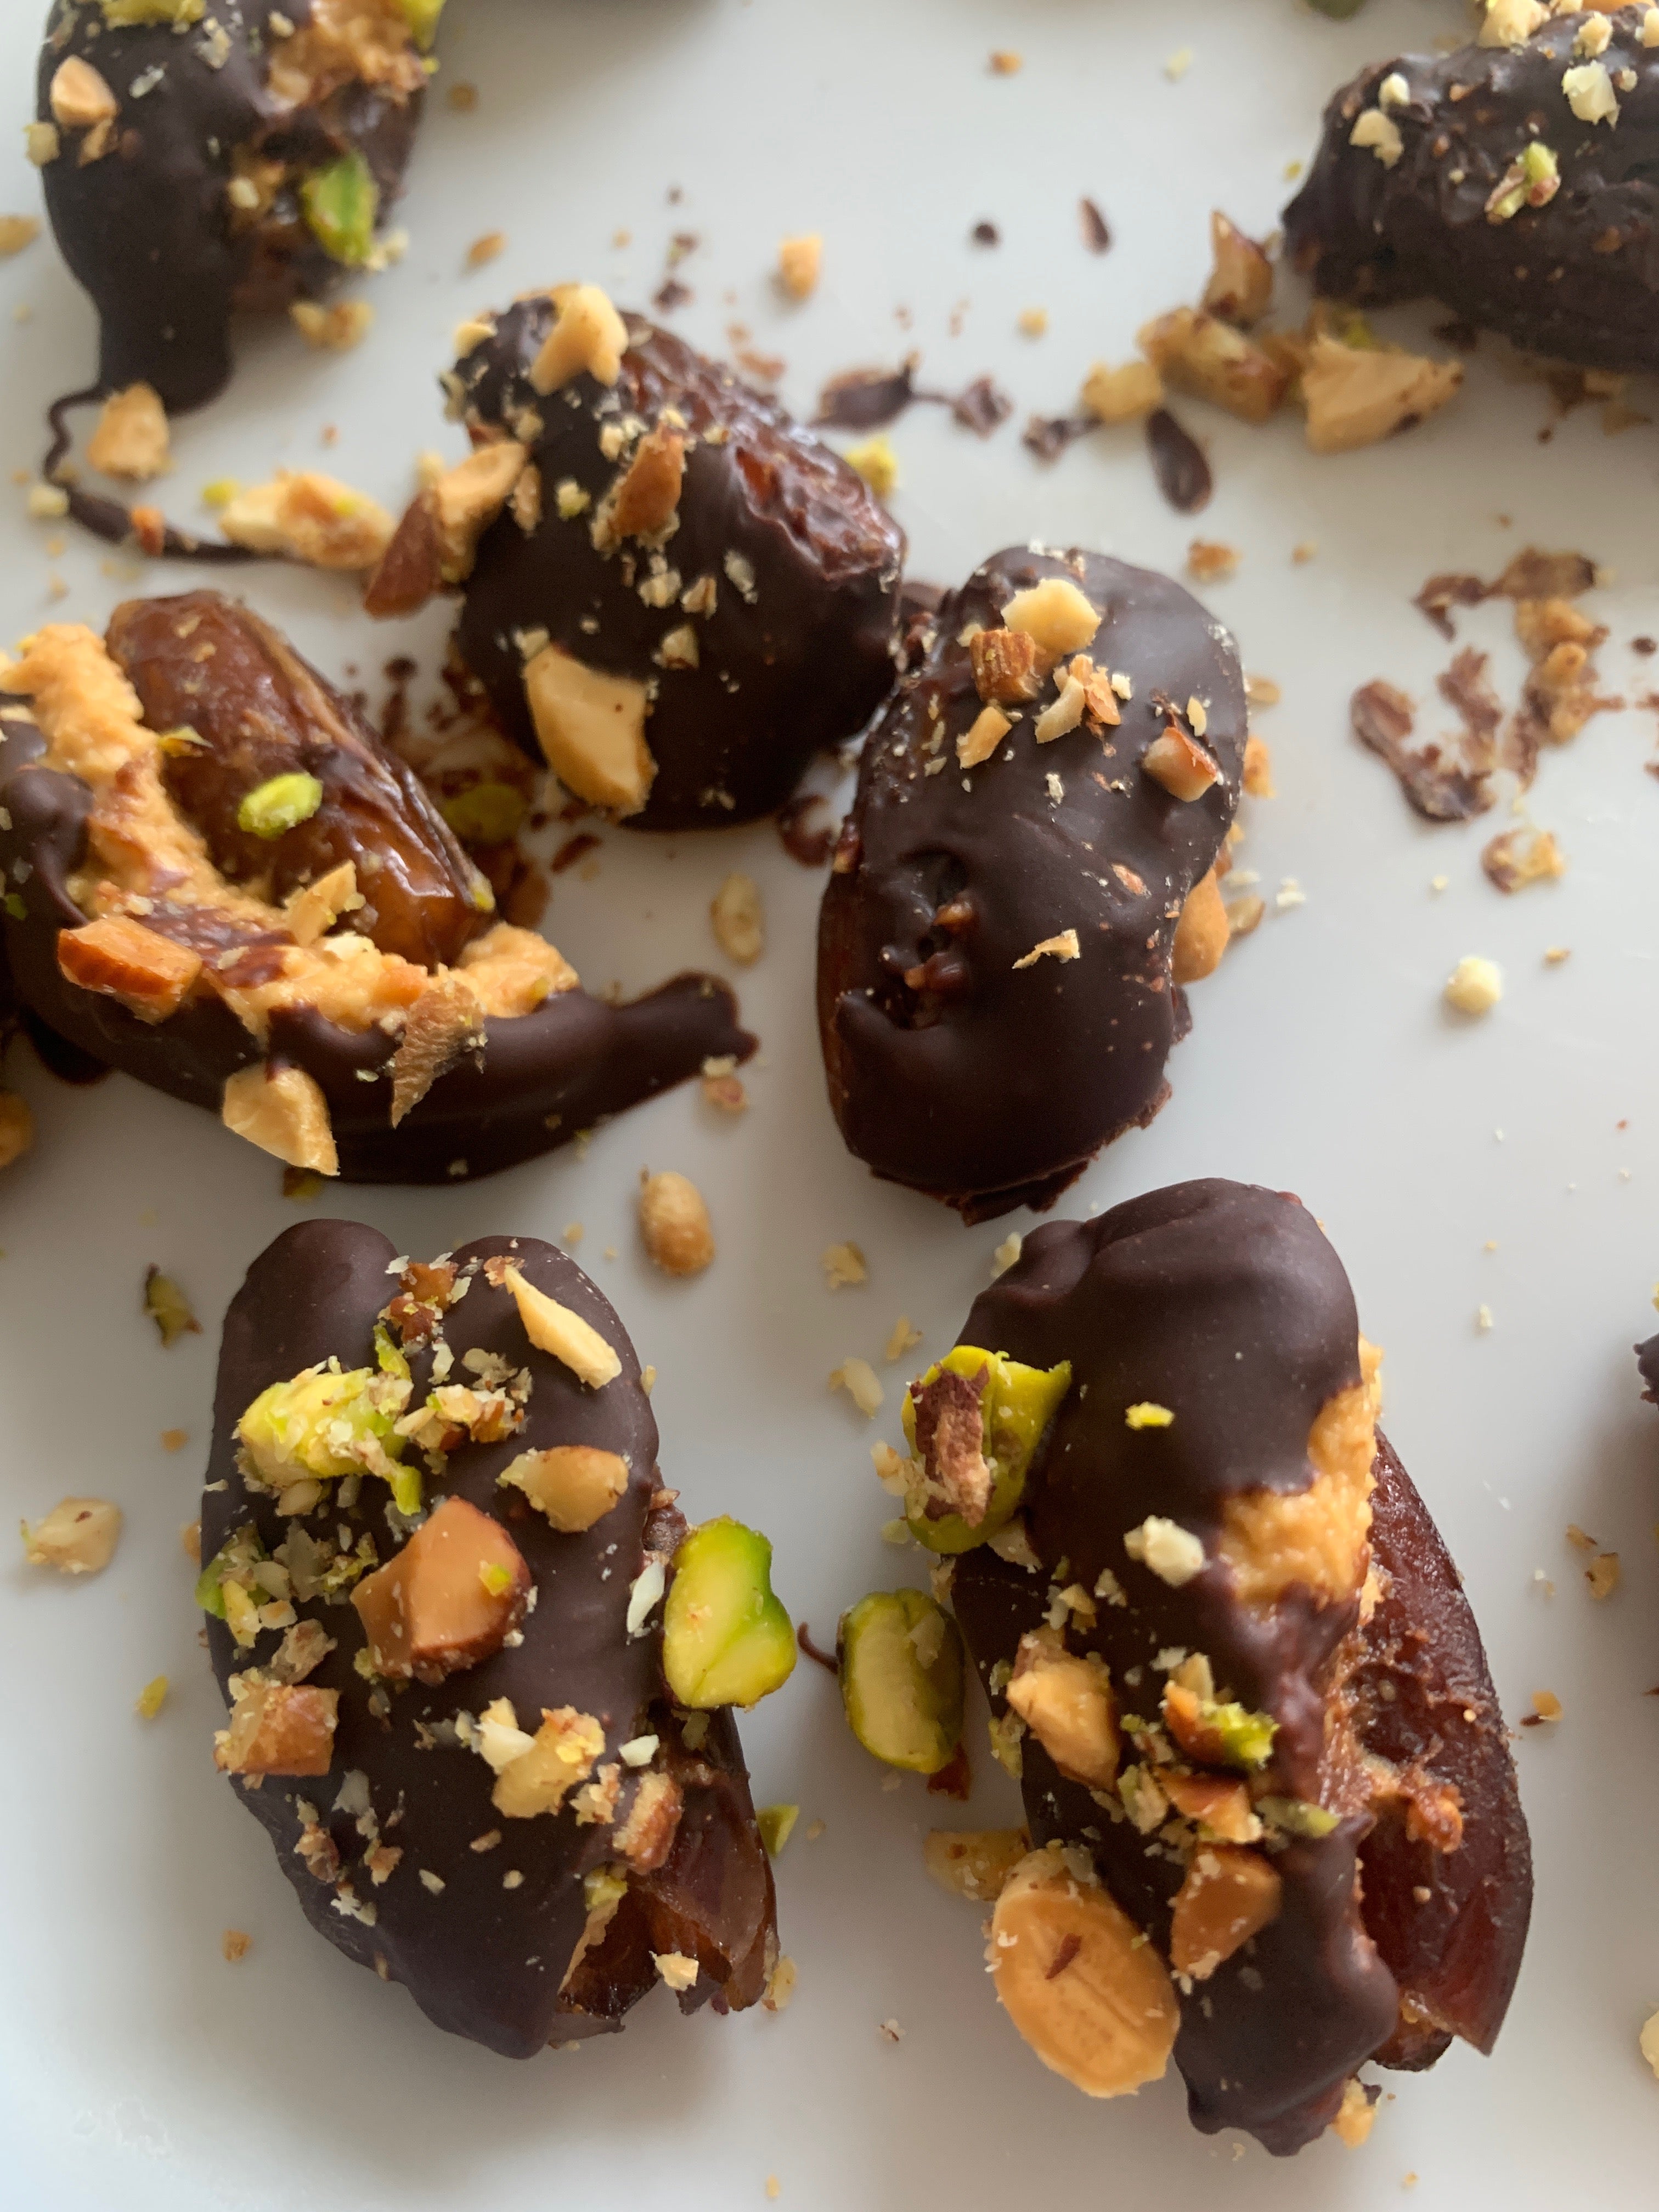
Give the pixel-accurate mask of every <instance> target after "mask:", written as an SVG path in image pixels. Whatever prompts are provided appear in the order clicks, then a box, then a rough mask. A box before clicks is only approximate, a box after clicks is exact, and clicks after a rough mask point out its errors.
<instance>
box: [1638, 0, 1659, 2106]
mask: <svg viewBox="0 0 1659 2212" xmlns="http://www.w3.org/2000/svg"><path fill="white" fill-rule="evenodd" d="M1648 20H1649V21H1650V22H1659V8H1656V9H1654V10H1653V13H1652V15H1650V17H1649V19H1648ZM1645 43H1650V44H1652V45H1654V46H1659V37H1656V38H1655V39H1653V40H1651V41H1646V40H1644V44H1645ZM1638 2049H1639V2050H1640V2051H1641V2053H1642V2056H1643V2057H1644V2058H1645V2059H1646V2060H1647V2062H1648V2064H1649V2065H1650V2067H1651V2068H1652V2069H1653V2070H1654V2073H1655V2074H1656V2075H1659V2012H1656V2013H1650V2015H1648V2018H1647V2020H1646V2021H1645V2022H1644V2025H1643V2028H1642V2033H1641V2035H1640V2037H1639V2038H1638Z"/></svg>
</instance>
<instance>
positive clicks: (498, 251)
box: [466, 230, 507, 269]
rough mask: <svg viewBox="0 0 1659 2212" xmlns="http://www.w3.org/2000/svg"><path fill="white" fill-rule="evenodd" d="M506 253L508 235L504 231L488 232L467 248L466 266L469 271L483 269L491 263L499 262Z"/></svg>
mask: <svg viewBox="0 0 1659 2212" xmlns="http://www.w3.org/2000/svg"><path fill="white" fill-rule="evenodd" d="M506 251H507V233H506V232H505V231H504V230H487V231H485V232H484V233H483V236H482V237H479V238H475V239H474V240H473V241H472V243H471V246H468V247H467V249H466V265H467V267H468V268H469V269H483V268H484V267H485V266H486V265H487V264H489V262H491V261H497V260H499V259H500V258H501V255H502V254H503V253H505V252H506Z"/></svg>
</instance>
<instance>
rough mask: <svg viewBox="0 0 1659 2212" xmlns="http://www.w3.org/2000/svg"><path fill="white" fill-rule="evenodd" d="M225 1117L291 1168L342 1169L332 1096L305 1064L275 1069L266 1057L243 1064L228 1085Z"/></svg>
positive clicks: (321, 1171)
mask: <svg viewBox="0 0 1659 2212" xmlns="http://www.w3.org/2000/svg"><path fill="white" fill-rule="evenodd" d="M220 1119H221V1120H222V1121H223V1123H224V1125H225V1127H226V1128H228V1130H230V1131H231V1132H232V1133H233V1134H234V1135H235V1136H238V1137H246V1139H247V1140H248V1142H249V1144H251V1145H258V1147H259V1149H260V1151H261V1152H270V1153H271V1154H272V1155H273V1156H274V1158H277V1159H279V1160H281V1161H282V1162H283V1164H284V1165H285V1166H287V1167H291V1168H309V1169H310V1170H311V1171H312V1173H313V1175H325V1176H332V1175H338V1173H339V1172H340V1161H339V1155H338V1153H337V1151H336V1150H335V1145H334V1125H333V1123H332V1121H331V1120H330V1118H329V1111H328V1100H327V1099H326V1098H325V1097H324V1095H323V1091H322V1086H321V1085H320V1084H319V1082H318V1081H317V1079H316V1078H315V1077H314V1076H312V1075H307V1073H306V1071H305V1070H304V1068H302V1067H279V1068H272V1067H271V1066H270V1063H269V1062H268V1061H266V1060H259V1061H258V1062H257V1063H256V1064H255V1065H254V1066H252V1067H242V1068H239V1069H238V1070H237V1072H236V1073H235V1074H234V1075H233V1076H231V1077H230V1078H229V1079H228V1080H227V1082H226V1084H225V1092H224V1103H223V1104H222V1107H221V1109H220Z"/></svg>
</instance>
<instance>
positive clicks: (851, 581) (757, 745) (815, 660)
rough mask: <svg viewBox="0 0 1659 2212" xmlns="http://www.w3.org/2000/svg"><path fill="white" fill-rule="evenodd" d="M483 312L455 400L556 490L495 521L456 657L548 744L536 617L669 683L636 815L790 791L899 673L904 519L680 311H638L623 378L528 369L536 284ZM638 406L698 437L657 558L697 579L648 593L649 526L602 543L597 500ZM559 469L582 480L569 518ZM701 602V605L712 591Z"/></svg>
mask: <svg viewBox="0 0 1659 2212" xmlns="http://www.w3.org/2000/svg"><path fill="white" fill-rule="evenodd" d="M554 319H555V317H554V309H553V306H552V303H551V301H550V300H548V299H547V298H545V297H544V296H538V297H534V298H531V299H527V300H521V301H519V302H518V303H517V304H516V305H515V306H513V307H509V308H508V309H507V311H506V313H503V314H501V315H498V316H495V317H493V318H489V319H487V321H488V325H489V335H488V336H487V337H483V339H482V340H481V341H480V343H478V344H477V345H476V346H475V347H474V348H473V349H472V350H471V352H469V353H467V354H466V355H465V356H463V357H462V359H461V360H460V361H459V362H458V363H457V364H456V367H455V369H454V371H453V374H452V376H451V377H450V378H448V379H447V383H448V384H449V386H450V390H451V398H452V404H453V407H454V410H455V411H456V412H457V413H459V416H460V417H461V419H462V420H463V421H464V422H465V423H466V424H467V426H468V428H470V429H471V431H472V432H473V434H474V436H475V439H478V438H480V437H481V436H482V437H500V436H502V435H508V436H513V437H516V438H518V439H520V441H521V442H522V443H524V444H525V445H526V446H527V447H529V449H530V457H531V463H532V466H533V467H534V468H535V469H536V470H537V471H538V475H539V478H540V484H541V512H540V515H539V518H538V520H536V522H535V523H534V526H533V527H532V528H530V529H529V530H528V531H526V529H524V528H522V527H521V526H520V522H519V520H517V518H516V517H515V516H514V515H513V513H510V512H509V513H503V514H502V515H501V516H500V517H499V518H498V519H497V520H495V522H494V523H493V524H491V526H489V529H488V530H486V532H484V534H483V539H482V540H481V542H480V544H479V545H478V549H477V560H476V562H475V565H474V567H473V570H472V574H471V577H470V578H469V580H468V581H467V583H466V585H465V591H464V598H463V601H462V606H461V613H460V620H459V627H458V629H457V633H456V642H457V646H458V648H459V653H460V657H461V659H463V660H464V661H465V664H466V665H467V667H468V668H470V669H471V671H472V672H473V674H474V675H475V676H477V678H478V679H479V681H480V682H481V683H482V684H483V686H484V689H485V690H486V691H487V692H488V693H489V698H490V701H491V703H492V705H493V706H494V708H495V713H496V714H497V715H498V716H499V717H500V719H501V724H502V726H503V727H504V728H505V729H506V730H507V732H508V733H509V734H510V735H511V736H512V737H513V738H515V739H516V740H517V741H518V743H519V744H521V745H522V746H523V747H524V748H525V750H526V752H528V753H530V754H532V756H533V757H540V750H539V747H538V744H537V739H536V732H535V728H534V725H533V723H532V720H531V715H530V711H529V708H528V706H527V705H526V698H525V687H524V678H523V672H522V671H523V667H524V663H525V660H526V651H525V649H524V645H523V641H524V640H525V639H526V638H534V639H535V640H536V642H537V643H538V644H542V643H546V642H549V641H550V642H551V643H552V644H554V645H556V646H557V647H561V648H562V650H563V651H565V652H568V653H570V654H571V655H573V656H574V659H577V660H580V661H581V662H583V663H584V664H585V665H587V666H589V667H592V668H595V669H599V670H602V671H605V673H606V674H608V675H612V676H624V677H629V678H634V679H635V680H636V681H640V682H643V683H647V684H654V685H655V687H656V690H655V696H654V699H653V703H652V707H651V711H650V714H649V716H648V719H647V722H646V726H645V739H646V743H647V745H648V746H649V748H650V750H651V753H652V756H653V759H654V760H655V762H656V765H657V773H656V778H655V781H654V782H653V785H652V787H651V793H650V797H649V799H647V802H646V804H645V805H644V807H643V808H642V809H641V811H639V812H637V813H635V814H630V815H629V816H628V817H626V823H627V826H628V827H629V828H630V829H690V828H696V827H701V828H705V829H708V828H720V827H722V826H725V825H727V824H730V823H735V822H746V821H750V820H752V819H754V818H755V817H757V816H760V815H764V814H769V813H772V812H774V811H775V810H776V809H777V808H778V807H780V806H781V805H782V804H783V802H784V801H785V800H786V799H787V798H788V796H789V794H790V793H791V792H792V791H793V789H794V787H795V786H796V784H797V783H798V782H799V781H800V777H801V775H802V774H803V772H804V771H805V768H806V766H807V764H808V763H809V762H810V761H811V758H812V757H813V755H814V754H815V753H817V752H818V751H820V750H823V748H825V747H826V746H829V745H834V744H839V743H840V742H841V741H842V739H843V738H849V737H851V736H852V735H853V734H854V732H856V731H858V730H859V729H860V728H861V727H862V726H863V724H864V723H865V721H866V720H867V718H868V717H869V715H870V714H872V712H873V711H874V709H875V708H876V707H877V706H878V704H879V703H880V702H881V700H882V699H883V698H884V696H885V695H886V693H887V691H888V690H889V689H890V686H891V684H892V682H893V678H894V659H893V655H894V650H895V639H896V626H897V620H898V606H899V597H898V585H899V571H900V568H901V566H902V562H903V558H904V534H903V532H902V531H901V530H900V529H899V527H898V526H897V524H896V522H894V520H892V518H891V516H890V515H889V514H888V513H887V512H886V511H885V509H884V507H881V506H880V504H879V503H878V501H876V499H875V498H874V497H873V496H872V494H871V493H870V491H869V490H868V489H867V488H866V485H865V484H864V483H863V482H862V480H861V479H860V477H858V476H857V475H855V474H854V471H852V470H851V469H850V468H848V465H847V464H846V463H845V462H844V461H842V459H840V458H839V457H838V456H837V455H836V453H833V452H832V451H831V450H830V448H829V447H828V446H826V445H824V444H823V443H822V441H820V440H818V439H817V438H816V437H814V436H813V435H812V434H811V431H810V430H805V429H803V428H800V426H799V424H798V423H796V422H793V421H792V419H791V418H790V416H788V414H787V412H786V411H785V410H784V409H783V408H782V407H781V406H780V405H779V404H778V403H777V401H776V400H774V399H769V398H765V397H763V395H762V394H761V393H759V392H754V391H751V390H750V387H749V386H747V385H744V384H742V383H740V382H739V381H738V379H737V378H736V377H734V376H733V375H732V374H731V373H730V371H729V370H726V369H723V368H720V367H719V366H718V364H716V363H715V362H711V361H709V360H708V359H707V358H706V357H705V356H702V354H699V353H696V352H695V351H694V350H693V349H692V348H691V347H690V346H688V345H687V344H685V343H684V341H683V340H682V339H680V338H678V337H674V336H673V335H672V333H671V332H670V331H662V330H658V329H656V328H654V327H653V325H651V324H650V323H647V322H646V321H644V320H642V319H641V318H640V317H638V316H629V317H628V318H627V322H628V330H629V347H628V350H627V351H626V352H625V353H624V354H623V360H622V374H621V377H620V380H618V382H617V385H616V386H605V385H603V384H600V383H598V382H597V381H596V380H594V379H593V378H592V376H589V375H587V374H581V375H580V376H578V377H577V378H576V379H575V380H574V382H572V383H571V384H569V385H567V386H565V387H564V388H563V389H562V390H561V391H557V392H552V393H550V394H548V395H546V396H543V395H542V394H540V393H538V392H536V391H535V390H534V389H533V388H532V385H531V383H530V380H529V370H530V368H531V365H532V363H533V362H534V361H535V359H536V356H537V355H538V352H539V351H540V349H541V346H542V343H543V340H544V338H545V337H546V336H547V334H548V332H549V331H550V329H551V327H552V325H553V322H554ZM628 419H631V420H632V421H633V422H634V424H635V428H636V429H637V428H638V426H639V425H640V424H641V423H642V424H643V425H644V426H645V428H646V429H647V430H652V429H655V428H658V427H659V425H661V424H663V423H664V422H665V421H667V422H669V426H670V427H671V428H678V429H679V430H680V431H681V432H682V434H683V435H685V436H686V437H687V438H688V440H689V444H688V449H687V452H686V455H685V473H684V483H683V485H682V488H681V491H680V497H679V504H678V526H677V527H676V528H675V529H674V531H673V532H672V534H671V536H670V537H669V538H667V540H666V542H665V544H664V545H663V546H662V548H661V549H660V563H659V566H660V567H661V568H671V570H673V571H674V572H676V573H677V574H678V577H679V579H680V581H681V587H682V588H681V590H680V591H678V592H675V593H674V594H672V595H671V596H670V597H668V598H667V599H666V600H665V602H664V601H663V600H661V599H657V597H656V594H655V592H654V591H653V602H654V603H653V604H647V599H646V598H644V597H642V596H641V590H640V586H641V584H643V583H647V582H648V580H649V576H650V572H651V562H650V558H649V556H648V555H647V551H646V550H645V549H644V548H642V547H641V546H640V545H638V544H631V543H630V544H624V545H623V547H622V548H621V549H620V550H613V551H611V552H608V553H601V552H600V551H599V550H597V549H596V547H595V545H594V544H593V542H592V523H593V517H594V512H595V510H596V509H597V508H598V507H599V505H600V503H601V501H603V499H604V497H605V493H606V491H607V490H608V489H610V487H611V483H612V482H613V480H615V479H616V477H617V476H618V474H619V473H620V472H621V470H622V469H623V468H624V467H625V465H626V464H625V460H623V459H622V458H621V455H622V453H623V450H625V449H622V448H618V447H616V446H615V444H614V441H613V447H612V454H611V456H609V457H608V456H607V454H606V453H605V450H604V449H603V448H602V446H601V439H602V438H603V437H605V435H606V433H607V431H610V432H611V433H612V434H615V433H616V432H617V428H618V426H619V425H621V424H623V422H624V421H625V420H628ZM562 484H568V485H570V486H573V487H574V489H575V492H576V493H577V494H579V495H580V496H581V499H582V502H583V504H582V506H581V509H580V512H579V513H574V514H573V515H571V516H570V517H569V519H568V520H567V519H565V518H563V517H562V515H561V513H560V510H559V492H558V487H559V486H560V485H562ZM704 579H707V580H708V585H709V586H712V595H713V605H712V611H706V612H705V611H696V612H692V611H688V610H687V609H685V608H684V607H683V606H682V605H680V599H681V597H682V596H683V592H685V591H691V590H692V589H693V587H694V586H696V585H698V584H699V582H700V581H701V580H704ZM705 588H707V586H706V587H705ZM691 604H692V607H693V608H697V607H699V606H700V605H702V601H701V600H700V599H699V598H698V597H697V596H696V594H695V593H694V596H693V599H692V603H691ZM686 623H690V626H691V628H692V629H693V630H694V631H695V633H696V641H697V665H696V666H695V667H685V666H678V665H677V666H672V667H665V666H664V665H662V662H661V660H660V659H658V658H656V657H655V656H656V655H657V654H658V653H659V647H661V644H662V641H663V639H664V637H665V635H668V634H669V633H670V632H671V631H672V630H674V629H678V628H680V627H682V626H683V625H684V624H686Z"/></svg>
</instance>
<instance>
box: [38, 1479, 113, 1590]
mask: <svg viewBox="0 0 1659 2212" xmlns="http://www.w3.org/2000/svg"><path fill="white" fill-rule="evenodd" d="M22 1526H23V1555H24V1557H25V1558H26V1559H27V1561H28V1563H29V1565H30V1566H32V1567H56V1568H57V1570H58V1573H59V1574H62V1575H95V1574H99V1573H101V1571H103V1569H104V1568H106V1566H107V1565H109V1563H110V1561H111V1559H112V1558H113V1557H114V1555H115V1547H116V1545H117V1543H118V1541H120V1535H121V1509H120V1507H119V1506H118V1505H112V1504H110V1503H109V1501H108V1499H107V1498H64V1499H62V1500H61V1501H60V1502H59V1503H58V1504H56V1505H54V1506H53V1507H52V1510H51V1512H50V1513H48V1514H47V1515H46V1518H45V1520H44V1521H37V1522H35V1524H34V1526H33V1528H30V1526H29V1524H28V1522H27V1521H25V1522H24V1523H23V1524H22Z"/></svg>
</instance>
